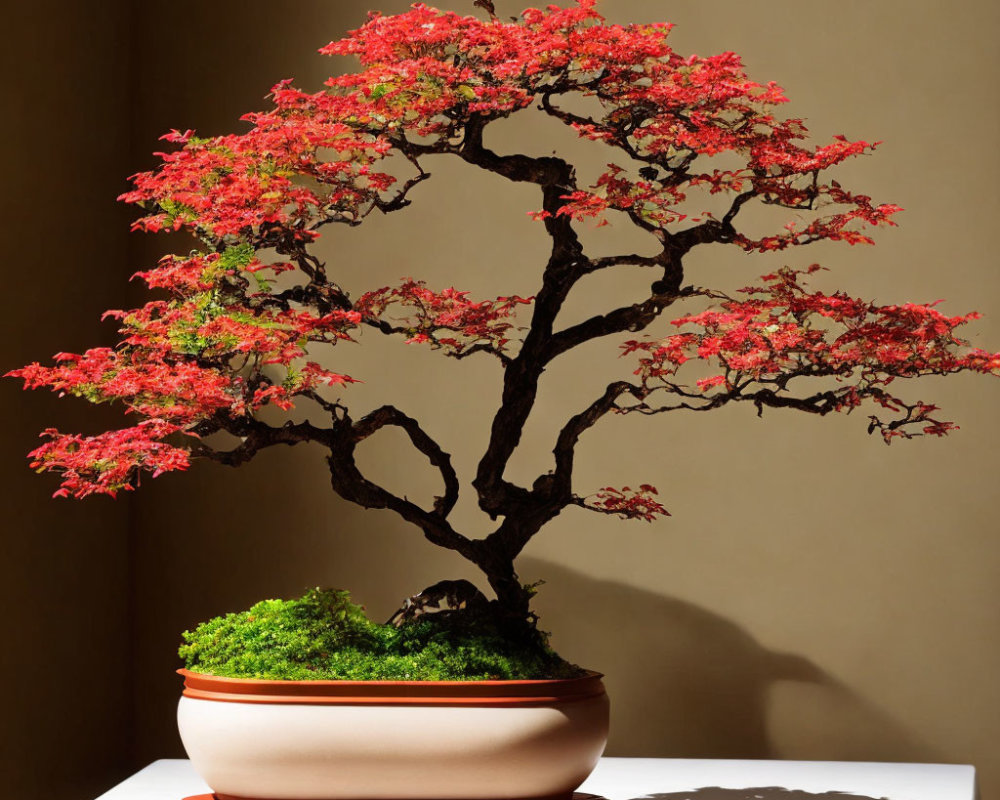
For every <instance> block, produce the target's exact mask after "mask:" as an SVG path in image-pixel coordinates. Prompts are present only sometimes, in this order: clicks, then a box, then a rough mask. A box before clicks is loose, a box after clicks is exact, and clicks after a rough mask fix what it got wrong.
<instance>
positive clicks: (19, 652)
mask: <svg viewBox="0 0 1000 800" xmlns="http://www.w3.org/2000/svg"><path fill="white" fill-rule="evenodd" d="M129 21H130V16H129V4H128V3H127V2H118V1H117V0H112V1H111V2H107V3H102V4H100V5H99V6H93V5H91V4H86V3H34V4H30V3H19V4H16V6H15V5H14V4H10V7H9V8H7V9H6V10H5V11H4V14H3V25H4V30H5V35H4V44H3V47H2V48H0V63H2V73H3V75H4V83H5V90H4V97H3V103H2V106H0V108H2V111H0V115H2V124H0V164H2V170H0V186H2V190H0V228H2V234H0V241H2V242H3V262H4V263H3V268H4V269H3V271H4V291H3V298H2V300H0V303H2V306H3V313H2V314H0V319H2V325H3V335H2V336H0V373H2V372H6V371H7V370H10V369H13V368H15V367H17V366H21V365H22V364H25V363H28V362H30V361H35V360H41V361H44V360H47V359H49V358H50V357H51V356H52V354H53V353H55V352H57V351H60V350H72V349H78V350H79V349H83V348H84V347H87V346H96V345H100V344H110V343H111V336H110V334H111V333H112V332H113V326H112V325H110V324H108V325H101V324H100V322H99V317H100V314H101V312H103V311H104V310H105V309H106V308H115V307H120V306H121V305H122V304H123V303H124V302H125V301H124V297H125V294H126V277H127V276H128V274H129V265H128V261H127V258H126V247H127V234H126V231H127V228H128V219H129V215H128V212H127V211H126V209H124V208H121V207H120V204H119V203H117V202H116V201H115V197H116V195H117V194H118V193H119V192H120V191H121V190H122V187H123V186H124V185H125V184H124V181H123V178H124V176H125V175H127V174H128V173H129V172H130V170H131V164H130V158H129V150H128V148H129V129H130V123H129V117H130V107H129V90H130V85H129V51H128V42H129ZM86 406H87V404H85V403H80V402H73V401H62V402H59V401H57V400H56V398H55V397H54V396H51V395H46V394H41V393H35V394H31V395H26V394H23V393H21V391H20V390H19V388H18V384H17V383H16V382H15V381H13V380H3V381H0V408H2V416H3V419H4V425H3V426H2V428H0V431H2V432H0V437H2V446H0V452H2V453H3V458H2V459H0V486H2V487H3V488H2V492H3V507H4V511H3V516H2V522H0V527H2V528H3V535H2V536H0V548H2V555H0V608H3V635H2V644H0V682H2V684H3V686H4V687H5V691H4V709H3V712H2V714H0V784H2V788H0V795H2V796H3V797H11V798H14V797H17V798H45V799H46V800H81V799H82V798H87V797H94V796H96V795H97V794H98V793H99V792H100V791H102V790H103V789H105V788H107V786H108V785H109V784H110V783H111V782H113V781H114V780H116V779H118V778H119V777H121V776H122V775H124V774H125V773H126V772H127V770H128V769H129V768H130V766H131V761H130V743H129V735H130V728H131V713H130V706H131V698H130V681H131V674H132V673H131V650H130V637H129V625H130V623H129V614H128V609H129V600H128V597H129V589H128V509H129V504H128V502H127V501H119V502H117V503H113V502H110V501H106V500H98V501H96V502H90V503H75V502H67V501H65V500H63V501H55V500H50V499H49V495H50V494H51V493H52V491H53V490H54V489H55V486H56V484H55V483H54V482H53V481H52V480H46V479H42V478H39V477H38V476H36V475H34V474H32V472H31V471H30V470H28V469H26V464H25V461H24V458H23V455H24V454H25V453H26V452H27V451H28V450H30V449H32V448H33V447H35V446H36V445H37V443H38V438H37V437H38V432H39V431H40V430H42V429H43V428H47V427H55V426H58V427H59V428H60V429H62V430H65V431H86V432H97V431H99V430H101V426H102V425H103V424H115V423H114V419H115V418H116V417H115V415H108V414H102V413H101V411H100V410H97V409H94V408H91V407H86ZM95 412H96V413H95Z"/></svg>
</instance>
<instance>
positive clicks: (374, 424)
mask: <svg viewBox="0 0 1000 800" xmlns="http://www.w3.org/2000/svg"><path fill="white" fill-rule="evenodd" d="M387 425H393V426H395V427H397V428H402V429H403V430H404V431H405V432H406V435H407V436H409V437H410V441H411V442H412V443H413V446H414V447H416V448H417V450H419V451H420V452H421V453H423V454H424V455H425V456H427V460H428V461H430V463H431V464H432V465H433V466H435V467H437V469H438V470H439V471H440V473H441V478H442V479H443V480H444V495H442V496H441V497H435V498H434V513H435V514H437V515H438V516H440V517H442V518H444V517H447V516H448V514H450V513H451V510H452V509H453V508H454V507H455V503H457V502H458V492H459V485H458V475H457V474H456V473H455V468H454V467H453V466H452V465H451V456H450V455H449V454H448V453H446V452H444V450H442V449H441V446H440V445H439V444H438V443H437V442H435V441H434V440H433V439H432V438H431V437H430V436H429V435H428V434H427V433H426V431H424V429H423V428H421V427H420V424H419V423H418V422H417V421H416V420H415V419H413V417H408V416H407V415H406V414H404V413H403V412H402V411H400V410H399V409H398V408H396V407H395V406H388V405H387V406H382V407H381V408H377V409H375V410H374V411H372V412H371V413H370V414H366V415H365V416H364V417H362V418H361V419H359V420H358V421H357V422H356V423H354V441H355V442H361V441H363V440H364V439H367V438H368V437H369V436H371V435H372V434H373V433H375V432H376V431H378V430H381V429H382V428H384V427H385V426H387Z"/></svg>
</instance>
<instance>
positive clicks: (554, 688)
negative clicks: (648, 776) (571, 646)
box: [177, 670, 608, 800]
mask: <svg viewBox="0 0 1000 800" xmlns="http://www.w3.org/2000/svg"><path fill="white" fill-rule="evenodd" d="M180 672H181V674H183V675H184V677H185V689H184V696H183V697H181V701H180V706H179V708H178V712H177V716H178V725H179V727H180V733H181V739H182V741H183V742H184V747H185V749H186V750H187V752H188V755H189V756H190V758H191V763H192V764H193V765H194V768H195V769H196V770H197V771H198V773H199V774H200V775H201V776H202V778H203V779H204V780H205V782H206V783H208V785H209V786H210V787H212V790H213V791H214V792H215V793H216V796H217V797H218V798H219V800H236V799H239V800H243V799H246V800H250V799H252V800H264V799H265V798H266V800H388V799H389V798H393V799H395V800H403V799H404V798H405V799H411V798H412V799H413V800H528V799H529V798H530V799H531V800H535V799H536V798H546V800H548V799H550V798H551V799H552V800H555V799H556V798H560V799H561V798H569V797H570V796H571V795H572V793H573V790H574V789H576V788H577V787H578V786H579V785H580V784H581V783H582V782H583V781H584V779H585V778H586V777H587V776H588V775H589V774H590V772H591V770H593V768H594V766H595V765H596V764H597V760H598V759H599V758H600V756H601V753H602V752H603V750H604V745H605V743H606V742H607V735H608V698H607V695H606V694H605V692H604V686H603V684H602V683H601V676H600V675H598V674H597V673H589V674H588V675H586V676H585V677H582V678H574V679H570V680H547V681H449V682H431V681H372V682H357V681H257V680H242V679H233V678H216V677H214V676H208V675H200V674H196V673H191V672H187V671H186V670H181V671H180Z"/></svg>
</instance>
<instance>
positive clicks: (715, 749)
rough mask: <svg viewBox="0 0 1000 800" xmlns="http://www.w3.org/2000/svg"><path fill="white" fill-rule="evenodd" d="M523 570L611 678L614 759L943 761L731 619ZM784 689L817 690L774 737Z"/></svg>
mask: <svg viewBox="0 0 1000 800" xmlns="http://www.w3.org/2000/svg"><path fill="white" fill-rule="evenodd" d="M518 566H519V571H520V573H521V575H522V577H523V578H525V579H526V580H527V579H532V578H533V576H536V575H539V576H544V577H545V582H546V585H545V586H543V587H542V590H541V591H540V593H539V594H538V596H537V597H536V603H535V605H536V607H537V610H538V612H539V615H540V616H541V626H542V628H543V629H545V630H551V631H554V632H555V634H554V635H553V640H552V643H553V646H554V647H555V648H556V649H557V650H558V651H559V652H560V654H561V655H562V656H564V657H565V658H567V659H569V660H570V661H574V662H576V663H578V664H582V665H584V666H587V667H589V668H592V669H596V670H599V671H601V672H603V673H605V675H606V678H605V683H606V684H607V687H608V694H609V695H610V697H611V708H612V712H611V713H612V731H611V739H610V741H609V743H608V749H607V752H606V755H609V756H614V755H619V756H645V757H661V758H663V757H669V758H743V759H756V758H782V757H784V758H789V757H794V758H805V759H817V760H869V761H936V760H940V757H939V755H938V754H935V753H934V752H933V751H932V750H931V749H929V748H928V747H927V746H926V745H924V744H922V743H920V742H918V741H916V740H915V739H914V738H913V737H912V736H911V735H910V734H909V733H908V732H907V731H906V730H904V729H902V728H901V727H900V726H899V725H898V724H897V723H895V722H894V721H893V720H891V719H890V718H888V717H887V715H886V714H885V713H884V712H882V711H880V710H879V709H878V708H876V707H874V706H873V705H871V704H870V703H868V702H867V701H865V700H863V699H862V698H859V697H858V696H857V695H856V694H854V693H853V692H852V691H851V690H850V689H849V688H848V687H846V686H844V685H843V684H841V683H839V682H838V681H836V680H835V679H833V678H832V677H831V676H830V675H828V674H827V673H825V672H824V671H823V670H821V669H820V668H819V667H817V666H816V665H815V664H814V663H812V662H811V661H809V660H808V659H806V658H803V657H801V656H797V655H792V654H786V653H775V652H772V651H770V650H768V649H766V648H764V647H762V646H761V645H760V644H759V643H758V642H757V641H756V640H754V638H753V637H752V636H750V635H749V634H748V633H747V632H746V631H744V630H743V629H742V628H740V627H738V626H737V625H735V624H733V623H732V622H730V621H729V620H727V619H725V618H723V617H720V616H718V615H716V614H713V613H712V612H709V611H706V610H705V609H702V608H699V607H697V606H695V605H692V604H690V603H687V602H684V601H682V600H677V599H674V598H670V597H664V596H662V595H659V594H655V593H652V592H647V591H643V590H641V589H636V588H634V587H631V586H627V585H625V584H622V583H616V582H613V581H601V580H595V579H593V578H590V577H587V576H585V575H581V574H580V573H577V572H573V571H572V570H569V569H566V568H565V567H561V566H559V565H557V564H553V563H551V562H548V561H543V560H540V559H533V558H530V557H528V558H524V559H521V560H520V561H519V562H518ZM782 682H795V683H796V684H797V685H805V686H807V687H808V691H807V692H805V693H804V699H799V698H800V695H793V697H794V698H795V699H796V707H795V708H794V709H793V711H794V713H793V714H792V715H791V718H790V719H785V720H782V724H781V726H780V727H781V730H780V731H778V733H780V736H779V737H772V732H771V731H770V730H769V725H768V723H769V701H770V697H771V694H772V692H773V691H774V689H775V688H776V686H778V685H781V684H782ZM784 685H786V686H787V685H788V684H784ZM800 694H802V693H800ZM805 706H809V707H805ZM786 716H787V715H786ZM777 738H780V739H781V740H782V742H791V743H792V744H791V746H790V749H791V752H790V753H789V752H782V751H783V750H785V749H786V748H784V747H783V746H782V745H781V744H778V743H776V741H775V739H777ZM716 791H728V790H716ZM692 796H693V795H692ZM750 796H751V797H752V796H753V795H750ZM777 796H779V797H783V798H786V799H787V800H799V797H803V798H804V797H807V796H809V795H799V796H798V797H797V796H796V795H794V794H791V795H788V794H786V795H777ZM662 797H664V798H667V797H669V798H670V799H671V800H673V798H674V796H673V795H663V796H662ZM677 797H678V798H681V797H686V795H677ZM698 797H699V800H709V799H710V798H711V799H712V800H714V797H715V796H712V795H698ZM717 797H718V800H736V798H737V797H738V795H732V796H730V795H718V796H717ZM843 800H849V798H844V799H843Z"/></svg>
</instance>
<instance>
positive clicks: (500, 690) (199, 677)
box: [177, 669, 605, 706]
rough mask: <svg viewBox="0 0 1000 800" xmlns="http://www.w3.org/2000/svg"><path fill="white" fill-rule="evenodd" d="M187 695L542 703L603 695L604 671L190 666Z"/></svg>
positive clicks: (308, 701) (230, 699)
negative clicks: (465, 672) (518, 675)
mask: <svg viewBox="0 0 1000 800" xmlns="http://www.w3.org/2000/svg"><path fill="white" fill-rule="evenodd" d="M177 674H178V675H182V676H184V692H183V694H184V696H185V697H190V698H193V699H198V700H216V701H219V702H223V703H277V704H292V705H320V704H322V705H423V706H540V705H549V704H551V703H569V702H573V701H576V700H586V699H588V698H591V697H599V696H601V695H603V694H604V693H605V692H604V684H603V683H602V682H601V678H602V677H603V675H601V673H599V672H590V671H588V672H586V673H585V674H584V675H582V676H580V677H578V678H562V679H559V678H557V679H551V680H523V681H280V680H259V679H256V678H222V677H219V676H216V675H205V674H202V673H200V672H191V671H190V670H186V669H179V670H177Z"/></svg>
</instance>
